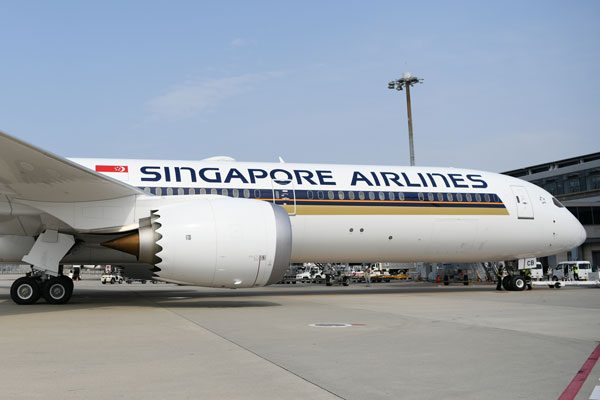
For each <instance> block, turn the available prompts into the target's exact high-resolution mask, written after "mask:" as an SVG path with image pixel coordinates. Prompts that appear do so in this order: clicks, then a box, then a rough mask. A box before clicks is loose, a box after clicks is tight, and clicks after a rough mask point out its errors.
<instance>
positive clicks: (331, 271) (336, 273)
mask: <svg viewBox="0 0 600 400" xmlns="http://www.w3.org/2000/svg"><path fill="white" fill-rule="evenodd" d="M323 272H324V274H325V284H326V285H327V286H333V285H342V286H349V285H350V281H351V280H352V271H351V270H350V267H348V266H347V265H342V266H339V267H334V266H332V265H326V266H325V268H324V269H323Z"/></svg>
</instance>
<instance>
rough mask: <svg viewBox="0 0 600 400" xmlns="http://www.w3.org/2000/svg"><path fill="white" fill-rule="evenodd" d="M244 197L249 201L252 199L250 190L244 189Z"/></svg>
mask: <svg viewBox="0 0 600 400" xmlns="http://www.w3.org/2000/svg"><path fill="white" fill-rule="evenodd" d="M244 197H245V198H247V199H248V198H250V190H248V189H244Z"/></svg>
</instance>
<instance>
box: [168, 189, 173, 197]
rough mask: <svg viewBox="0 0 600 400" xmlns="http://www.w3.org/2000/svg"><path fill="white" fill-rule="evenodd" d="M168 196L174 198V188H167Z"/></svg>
mask: <svg viewBox="0 0 600 400" xmlns="http://www.w3.org/2000/svg"><path fill="white" fill-rule="evenodd" d="M167 196H173V188H167Z"/></svg>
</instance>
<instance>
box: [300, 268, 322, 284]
mask: <svg viewBox="0 0 600 400" xmlns="http://www.w3.org/2000/svg"><path fill="white" fill-rule="evenodd" d="M296 282H302V283H323V282H325V274H324V273H323V269H322V268H320V267H311V268H310V269H307V270H304V271H302V272H299V273H297V274H296Z"/></svg>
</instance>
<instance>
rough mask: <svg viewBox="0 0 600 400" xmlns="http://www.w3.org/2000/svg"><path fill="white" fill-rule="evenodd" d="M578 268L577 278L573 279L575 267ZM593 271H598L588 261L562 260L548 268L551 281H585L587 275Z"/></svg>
mask: <svg viewBox="0 0 600 400" xmlns="http://www.w3.org/2000/svg"><path fill="white" fill-rule="evenodd" d="M575 267H577V269H578V270H579V272H578V273H577V278H578V279H575V278H576V277H575V275H576V272H575V271H576V269H575ZM594 272H598V271H597V268H595V267H594V268H592V266H591V264H590V262H589V261H563V262H561V263H559V264H558V265H557V266H556V267H554V268H552V269H550V270H549V271H548V274H549V279H552V280H553V281H563V280H578V281H586V280H588V279H589V278H588V276H589V275H590V274H593V273H594Z"/></svg>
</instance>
